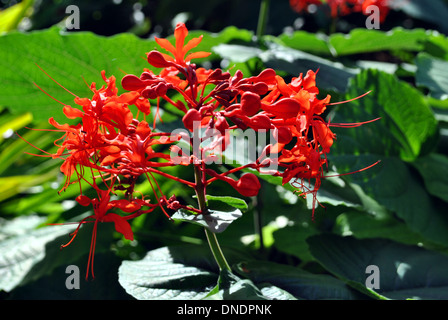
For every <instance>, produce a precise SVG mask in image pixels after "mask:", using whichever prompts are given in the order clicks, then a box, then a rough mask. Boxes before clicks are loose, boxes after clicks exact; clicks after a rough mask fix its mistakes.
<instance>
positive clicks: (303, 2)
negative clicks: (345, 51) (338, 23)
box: [289, 0, 391, 22]
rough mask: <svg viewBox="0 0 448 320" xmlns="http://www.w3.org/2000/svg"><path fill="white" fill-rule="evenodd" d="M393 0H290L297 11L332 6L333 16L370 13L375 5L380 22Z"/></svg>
mask: <svg viewBox="0 0 448 320" xmlns="http://www.w3.org/2000/svg"><path fill="white" fill-rule="evenodd" d="M390 3H391V0H289V4H290V6H291V8H292V9H294V10H295V11H297V12H299V13H300V12H303V11H305V10H306V9H307V8H308V6H309V5H317V6H321V5H325V4H327V5H328V6H329V8H330V15H331V17H332V18H336V17H339V16H345V15H348V14H350V13H355V12H360V13H362V14H370V11H367V10H368V7H369V6H371V5H375V6H377V7H378V8H379V11H380V22H384V20H385V19H386V16H387V14H388V13H389V11H390Z"/></svg>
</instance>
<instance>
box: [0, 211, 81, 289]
mask: <svg viewBox="0 0 448 320" xmlns="http://www.w3.org/2000/svg"><path fill="white" fill-rule="evenodd" d="M44 221H45V218H40V217H37V216H24V217H18V218H16V219H14V220H11V221H7V220H4V219H2V220H0V249H1V250H0V290H4V291H6V292H9V291H11V290H13V289H14V288H16V287H17V286H19V285H23V284H24V283H25V282H27V281H29V280H26V279H28V278H32V279H35V278H36V277H37V278H38V277H39V275H41V274H38V273H37V272H35V271H34V273H35V274H33V272H31V270H33V268H35V266H36V265H37V264H38V263H40V262H42V261H43V260H44V259H45V257H46V245H47V244H48V243H50V242H51V241H53V240H54V239H56V238H58V237H59V236H61V235H63V234H68V233H69V232H71V231H73V228H74V226H73V225H69V226H51V227H45V228H39V229H36V228H37V226H39V225H40V224H41V223H43V222H44ZM57 249H58V250H59V246H57ZM48 270H51V268H49V269H47V271H48Z"/></svg>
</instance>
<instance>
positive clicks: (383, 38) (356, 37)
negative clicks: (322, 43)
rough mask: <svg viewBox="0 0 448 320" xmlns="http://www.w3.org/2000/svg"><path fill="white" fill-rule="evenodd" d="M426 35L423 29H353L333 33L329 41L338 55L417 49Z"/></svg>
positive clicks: (419, 48) (421, 45)
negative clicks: (341, 32)
mask: <svg viewBox="0 0 448 320" xmlns="http://www.w3.org/2000/svg"><path fill="white" fill-rule="evenodd" d="M427 37H428V31H426V30H424V29H412V30H405V29H403V28H395V29H393V30H391V31H388V32H384V31H380V30H368V29H361V28H359V29H354V30H352V31H351V32H350V33H349V34H347V35H346V34H340V33H337V34H333V35H331V36H330V39H329V43H330V45H331V46H332V47H333V48H334V50H335V52H336V54H337V55H338V56H344V55H350V54H357V53H366V52H375V51H383V50H408V51H418V50H422V49H423V46H424V45H423V42H424V41H425V40H426V39H427Z"/></svg>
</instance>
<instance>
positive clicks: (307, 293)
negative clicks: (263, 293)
mask: <svg viewBox="0 0 448 320" xmlns="http://www.w3.org/2000/svg"><path fill="white" fill-rule="evenodd" d="M238 273H240V274H242V275H243V276H245V277H249V278H250V279H251V280H252V281H253V282H254V283H256V284H257V285H258V284H262V283H265V284H270V285H274V286H275V287H278V288H280V289H282V290H284V291H286V292H288V293H289V294H290V295H292V296H293V297H294V298H296V299H307V300H325V299H331V300H334V299H336V300H351V299H361V298H365V297H363V296H362V295H360V294H358V293H357V292H356V291H355V290H352V289H351V288H350V287H348V286H347V285H346V284H345V283H344V282H343V281H341V280H339V279H336V278H335V277H332V276H330V275H326V274H313V273H310V272H307V271H305V270H303V269H300V268H298V267H293V266H289V265H283V264H279V263H275V262H269V261H247V262H244V263H241V264H239V265H238ZM258 286H260V285H258Z"/></svg>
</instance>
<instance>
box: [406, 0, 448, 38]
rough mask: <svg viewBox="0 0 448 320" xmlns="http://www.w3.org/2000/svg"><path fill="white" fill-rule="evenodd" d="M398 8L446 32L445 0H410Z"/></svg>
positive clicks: (447, 7)
mask: <svg viewBox="0 0 448 320" xmlns="http://www.w3.org/2000/svg"><path fill="white" fill-rule="evenodd" d="M400 9H401V10H402V11H403V12H404V13H405V14H407V15H409V16H411V17H414V18H417V19H420V20H423V21H426V22H429V23H431V24H434V25H435V26H436V27H437V28H440V30H442V32H444V33H447V32H448V22H447V20H446V17H447V16H448V6H447V3H446V1H443V0H434V1H425V0H412V1H409V2H406V3H405V5H403V6H401V7H400Z"/></svg>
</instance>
